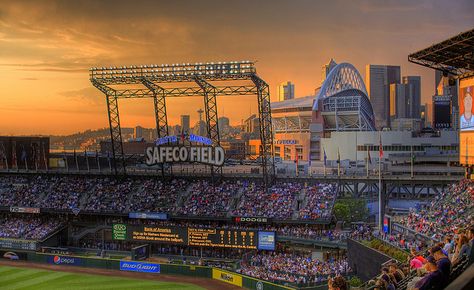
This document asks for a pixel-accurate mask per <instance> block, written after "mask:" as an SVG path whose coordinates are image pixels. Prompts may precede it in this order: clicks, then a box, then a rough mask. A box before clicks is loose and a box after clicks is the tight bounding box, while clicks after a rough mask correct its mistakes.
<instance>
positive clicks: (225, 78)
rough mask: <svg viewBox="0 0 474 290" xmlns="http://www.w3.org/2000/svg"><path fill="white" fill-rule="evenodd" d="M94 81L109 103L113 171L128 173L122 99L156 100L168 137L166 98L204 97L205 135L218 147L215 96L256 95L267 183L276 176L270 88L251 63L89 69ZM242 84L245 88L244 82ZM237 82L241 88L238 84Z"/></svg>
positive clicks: (158, 119) (158, 124)
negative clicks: (121, 117) (119, 106)
mask: <svg viewBox="0 0 474 290" xmlns="http://www.w3.org/2000/svg"><path fill="white" fill-rule="evenodd" d="M89 76H90V81H91V83H92V85H93V86H95V87H96V88H97V89H99V90H100V91H101V92H103V93H104V94H105V96H106V100H107V109H108V116H109V127H110V137H111V142H112V155H113V158H114V160H115V162H114V172H115V173H116V174H125V173H126V164H125V158H124V152H123V147H122V133H121V127H120V114H119V108H118V100H119V99H141V98H153V100H154V111H155V119H156V130H157V135H158V137H164V136H167V135H168V119H167V113H166V98H169V97H185V96H186V97H187V96H202V97H203V98H204V108H205V114H206V123H207V134H208V136H207V137H208V138H210V139H211V140H212V141H213V144H215V145H219V144H220V136H219V126H218V114H217V96H245V95H256V96H257V101H258V113H259V118H260V139H261V144H262V145H261V146H262V149H261V150H260V152H261V155H260V156H261V157H262V158H261V160H262V172H263V178H264V183H265V184H268V183H271V182H272V181H273V179H274V176H275V168H274V163H273V132H272V116H271V109H270V90H269V86H268V84H267V83H266V82H265V81H264V80H262V79H261V78H260V77H259V76H258V75H257V72H256V68H255V64H254V62H251V61H237V62H217V63H213V62H211V63H194V64H190V63H183V64H162V65H144V66H129V67H126V66H123V67H109V68H105V67H103V68H91V69H90V74H89ZM242 82H244V83H245V84H242ZM237 83H238V84H237Z"/></svg>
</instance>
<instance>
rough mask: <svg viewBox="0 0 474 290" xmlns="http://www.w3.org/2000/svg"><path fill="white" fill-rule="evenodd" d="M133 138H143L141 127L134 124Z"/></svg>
mask: <svg viewBox="0 0 474 290" xmlns="http://www.w3.org/2000/svg"><path fill="white" fill-rule="evenodd" d="M133 138H135V139H138V138H143V127H142V126H136V127H135V130H134V131H133Z"/></svg>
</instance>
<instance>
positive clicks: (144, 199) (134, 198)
mask: <svg viewBox="0 0 474 290" xmlns="http://www.w3.org/2000/svg"><path fill="white" fill-rule="evenodd" d="M187 186H188V183H187V182H186V181H185V180H180V179H173V180H172V181H171V182H168V183H164V182H162V181H160V180H155V179H147V180H144V181H143V182H142V185H141V186H140V188H139V189H138V190H135V191H133V192H132V194H131V197H130V208H129V211H132V212H133V211H140V212H163V213H171V212H173V211H174V210H175V207H176V200H177V198H178V196H179V194H180V193H181V192H184V191H185V190H186V188H187Z"/></svg>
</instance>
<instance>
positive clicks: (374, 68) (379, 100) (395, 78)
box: [365, 64, 400, 129]
mask: <svg viewBox="0 0 474 290" xmlns="http://www.w3.org/2000/svg"><path fill="white" fill-rule="evenodd" d="M399 83H400V66H393V65H373V64H368V65H366V67H365V85H366V86H367V93H368V94H369V99H370V103H371V104H372V108H373V110H374V114H375V125H376V126H377V128H379V129H380V128H382V127H388V126H390V116H389V114H390V85H391V84H399Z"/></svg>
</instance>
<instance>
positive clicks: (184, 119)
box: [181, 115, 190, 133]
mask: <svg viewBox="0 0 474 290" xmlns="http://www.w3.org/2000/svg"><path fill="white" fill-rule="evenodd" d="M189 127H190V118H189V115H181V130H183V132H184V133H190V131H189Z"/></svg>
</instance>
